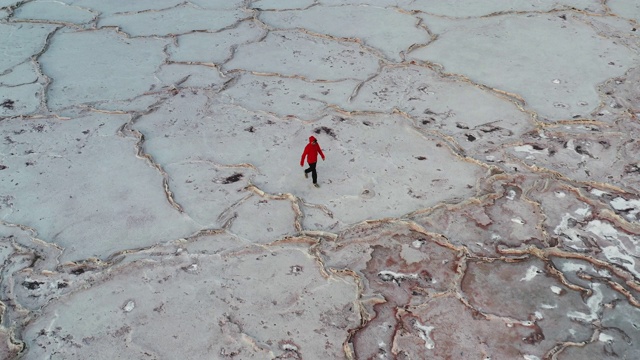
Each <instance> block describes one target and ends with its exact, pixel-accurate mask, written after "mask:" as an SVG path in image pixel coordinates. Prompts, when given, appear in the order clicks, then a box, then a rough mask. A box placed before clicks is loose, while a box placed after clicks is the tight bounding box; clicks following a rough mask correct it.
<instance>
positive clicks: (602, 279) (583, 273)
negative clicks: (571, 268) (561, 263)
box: [577, 271, 640, 308]
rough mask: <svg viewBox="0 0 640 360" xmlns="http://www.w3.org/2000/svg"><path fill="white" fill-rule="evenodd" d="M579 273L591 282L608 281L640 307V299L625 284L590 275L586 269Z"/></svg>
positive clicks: (632, 303)
mask: <svg viewBox="0 0 640 360" xmlns="http://www.w3.org/2000/svg"><path fill="white" fill-rule="evenodd" d="M577 275H578V277H579V278H581V279H583V280H587V281H591V282H595V281H600V282H603V283H606V284H607V285H609V287H610V288H612V289H613V290H615V291H617V292H619V293H620V294H622V296H624V297H626V298H627V300H628V301H629V303H630V304H631V305H633V306H635V307H637V308H640V301H638V299H636V298H635V296H633V294H632V293H631V291H629V290H627V289H626V288H625V287H624V286H622V285H620V284H619V283H617V282H615V281H612V280H609V279H606V278H604V277H599V276H593V275H589V274H587V273H585V272H584V271H581V272H578V274H577Z"/></svg>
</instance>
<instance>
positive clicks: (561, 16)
mask: <svg viewBox="0 0 640 360" xmlns="http://www.w3.org/2000/svg"><path fill="white" fill-rule="evenodd" d="M558 17H559V18H560V19H562V20H567V15H560V16H558Z"/></svg>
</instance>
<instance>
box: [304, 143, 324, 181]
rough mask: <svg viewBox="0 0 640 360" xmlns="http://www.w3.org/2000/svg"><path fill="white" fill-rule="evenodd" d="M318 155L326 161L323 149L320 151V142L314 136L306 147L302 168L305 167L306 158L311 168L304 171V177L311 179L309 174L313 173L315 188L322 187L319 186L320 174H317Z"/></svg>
mask: <svg viewBox="0 0 640 360" xmlns="http://www.w3.org/2000/svg"><path fill="white" fill-rule="evenodd" d="M318 154H320V156H322V161H324V154H323V153H322V149H320V144H318V140H316V138H315V137H313V136H309V143H308V144H307V146H305V147H304V152H303V153H302V159H300V166H304V158H305V157H306V158H307V163H308V164H309V167H308V168H306V169H304V177H305V178H309V173H311V179H313V186H315V187H320V185H318V173H317V172H316V163H317V162H318Z"/></svg>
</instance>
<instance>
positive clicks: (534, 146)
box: [531, 144, 544, 151]
mask: <svg viewBox="0 0 640 360" xmlns="http://www.w3.org/2000/svg"><path fill="white" fill-rule="evenodd" d="M531 147H532V148H533V150H538V151H542V150H544V148H543V147H542V146H540V145H535V144H534V145H531Z"/></svg>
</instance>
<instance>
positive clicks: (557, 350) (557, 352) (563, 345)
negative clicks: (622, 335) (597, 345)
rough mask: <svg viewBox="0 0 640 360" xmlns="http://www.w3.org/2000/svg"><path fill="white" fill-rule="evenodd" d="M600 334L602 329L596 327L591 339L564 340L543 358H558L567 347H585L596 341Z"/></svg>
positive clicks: (547, 359) (554, 359) (551, 359)
mask: <svg viewBox="0 0 640 360" xmlns="http://www.w3.org/2000/svg"><path fill="white" fill-rule="evenodd" d="M599 336H600V330H599V329H595V330H594V331H593V334H591V338H590V339H589V340H585V341H580V342H575V341H564V342H562V343H560V344H556V345H555V346H554V347H553V348H551V349H550V350H549V351H547V353H545V354H544V356H543V357H542V360H557V359H558V355H560V354H561V353H562V352H563V351H564V350H565V349H566V348H568V347H585V346H586V345H588V344H591V343H593V342H596V341H597V340H598V337H599Z"/></svg>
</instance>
